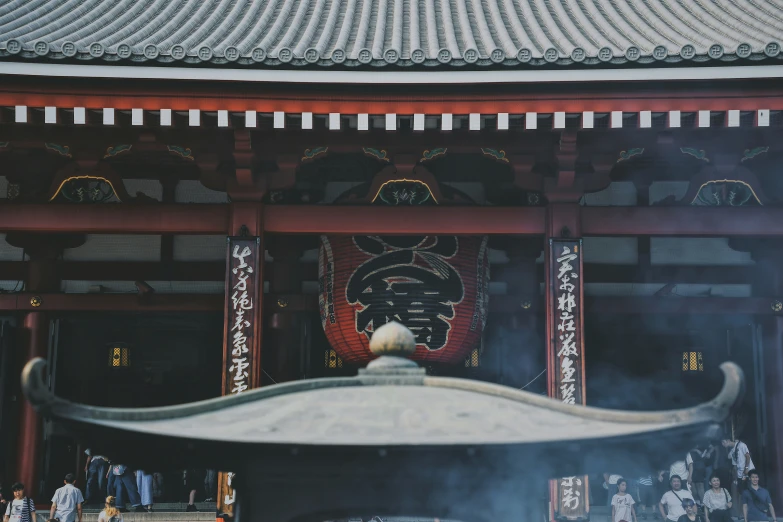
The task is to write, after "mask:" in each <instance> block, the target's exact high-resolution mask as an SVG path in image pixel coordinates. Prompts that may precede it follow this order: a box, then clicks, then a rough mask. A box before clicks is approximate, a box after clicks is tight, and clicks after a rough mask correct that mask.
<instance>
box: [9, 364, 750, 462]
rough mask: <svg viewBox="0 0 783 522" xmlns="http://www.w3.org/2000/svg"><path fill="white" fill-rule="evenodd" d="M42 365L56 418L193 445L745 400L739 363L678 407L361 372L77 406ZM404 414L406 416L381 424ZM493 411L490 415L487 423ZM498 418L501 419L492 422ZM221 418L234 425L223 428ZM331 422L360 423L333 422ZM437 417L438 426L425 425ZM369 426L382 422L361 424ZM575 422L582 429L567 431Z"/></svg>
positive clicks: (453, 441)
mask: <svg viewBox="0 0 783 522" xmlns="http://www.w3.org/2000/svg"><path fill="white" fill-rule="evenodd" d="M44 367H45V362H44V361H43V360H41V359H36V360H33V361H31V362H29V363H28V364H27V366H25V369H24V373H23V376H22V384H23V389H24V392H25V395H26V396H27V398H28V400H29V401H30V402H31V403H32V404H33V406H34V407H35V408H36V409H37V410H38V411H39V412H40V413H41V414H42V415H43V416H44V417H46V418H48V419H50V420H54V421H58V422H61V423H65V424H71V425H79V426H81V428H82V429H83V428H90V429H94V430H113V431H119V432H124V433H125V434H126V435H128V436H134V434H135V435H138V436H140V437H144V438H146V439H148V440H149V439H150V438H154V437H161V438H165V437H168V438H176V439H179V440H181V441H186V442H192V443H207V444H221V445H230V444H241V445H245V446H247V445H256V446H275V445H300V446H314V447H324V446H332V447H338V446H341V447H368V448H372V447H385V448H390V447H416V446H427V447H443V448H448V447H455V446H474V445H505V446H514V445H516V446H524V445H540V444H558V443H564V444H576V443H579V442H581V441H597V440H605V439H607V438H615V439H622V438H635V437H638V436H642V435H645V434H647V435H649V434H658V435H665V434H666V433H667V432H672V433H673V432H677V431H682V430H689V429H694V428H698V427H707V426H710V425H713V424H715V423H719V422H722V421H723V420H725V419H726V418H727V417H728V415H729V413H730V411H731V409H732V407H733V406H734V405H735V404H737V403H738V401H739V400H740V399H741V397H742V393H743V386H744V384H743V383H744V379H743V375H742V370H741V369H740V368H739V367H738V366H736V365H735V364H733V363H724V364H723V365H722V366H721V369H722V370H723V372H724V375H725V381H724V385H723V389H722V390H721V392H720V393H719V394H718V395H717V396H716V397H715V398H714V399H713V400H711V401H710V402H707V403H704V404H702V405H699V406H696V407H693V408H688V409H682V410H672V411H662V412H624V411H615V410H603V409H597V408H590V407H583V406H570V405H566V404H562V403H560V402H559V401H556V400H552V399H549V398H546V397H541V396H538V395H536V394H531V393H527V392H524V391H519V390H515V389H511V388H507V387H504V386H499V385H494V384H488V383H483V382H478V381H471V380H466V379H449V378H437V377H426V376H423V375H421V376H413V377H406V378H405V379H402V380H400V379H398V378H397V379H392V378H390V377H388V376H384V375H378V376H376V375H362V376H360V377H357V378H335V379H313V380H305V381H297V382H292V383H286V384H281V385H274V386H269V387H266V388H261V389H257V390H253V391H249V392H245V393H242V394H239V395H234V396H227V397H220V398H216V399H212V400H208V401H203V402H198V403H192V404H186V405H182V406H172V407H163V408H148V409H110V408H99V407H92V406H85V405H81V404H74V403H71V402H68V401H64V400H62V399H59V398H57V397H55V396H53V395H52V394H51V393H50V392H49V391H48V389H47V387H46V384H45V380H44V377H43V375H44V374H43V371H44ZM358 387H361V390H360V389H358ZM417 397H422V399H421V400H420V401H416V402H417V404H411V402H410V401H411V398H413V399H414V400H415V398H417ZM428 398H429V399H428ZM428 400H429V401H431V402H428ZM319 401H320V402H319ZM395 401H397V402H398V403H399V402H400V401H402V404H395ZM405 401H408V402H405ZM425 404H426V406H425ZM431 405H432V406H431ZM441 406H444V407H443V408H442V409H441ZM452 406H453V407H452ZM487 412H488V413H487ZM363 415H364V416H366V419H365V418H364V417H363ZM402 417H405V422H391V423H388V422H385V421H387V420H388V419H389V418H394V419H399V418H402ZM232 419H233V420H232ZM379 419H380V420H379ZM420 419H424V420H423V421H420ZM487 419H489V422H485V421H486V420H487ZM495 419H500V422H498V423H496V422H494V420H495ZM224 421H225V424H226V425H231V426H234V427H235V430H230V429H225V427H224V426H223V425H222V424H223V422H224ZM335 422H336V423H337V424H338V425H340V424H341V423H342V424H346V425H349V426H350V425H355V426H357V428H356V429H353V430H341V429H339V428H338V429H334V424H335ZM417 423H418V424H417ZM441 424H442V425H443V426H444V430H443V432H441V433H439V432H438V431H437V430H435V431H432V430H429V431H428V429H427V428H428V427H432V426H435V425H437V426H440V425H441ZM365 425H367V426H375V427H377V428H378V429H367V430H364V429H363V428H362V427H363V426H365ZM421 425H424V426H423V427H422V426H421ZM540 426H546V428H541V427H540ZM570 426H573V427H575V428H576V429H563V428H566V427H570Z"/></svg>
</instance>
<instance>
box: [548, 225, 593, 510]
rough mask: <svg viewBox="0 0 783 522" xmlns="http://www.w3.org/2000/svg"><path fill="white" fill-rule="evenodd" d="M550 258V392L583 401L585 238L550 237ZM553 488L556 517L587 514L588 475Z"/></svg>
mask: <svg viewBox="0 0 783 522" xmlns="http://www.w3.org/2000/svg"><path fill="white" fill-rule="evenodd" d="M548 261H549V263H548V264H549V270H548V271H547V284H548V289H547V292H548V294H547V301H548V303H547V304H548V306H547V323H548V324H547V331H548V332H549V346H548V347H547V349H548V364H547V367H548V370H549V371H548V372H547V373H548V379H547V380H548V384H549V395H550V397H555V398H557V399H560V400H561V401H562V402H564V403H566V404H584V403H585V383H584V340H583V337H582V335H583V330H584V320H583V302H584V292H583V288H584V287H583V284H582V240H581V239H550V240H549V252H548ZM551 491H552V503H553V509H554V512H555V513H554V515H555V518H556V519H557V520H579V519H587V518H588V513H589V511H590V505H589V498H588V495H587V477H586V476H582V477H563V478H560V479H557V480H555V481H553V482H552V488H551Z"/></svg>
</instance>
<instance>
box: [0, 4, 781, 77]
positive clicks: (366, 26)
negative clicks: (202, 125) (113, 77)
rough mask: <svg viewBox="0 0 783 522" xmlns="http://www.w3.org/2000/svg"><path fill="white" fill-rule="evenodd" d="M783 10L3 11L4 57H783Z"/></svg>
mask: <svg viewBox="0 0 783 522" xmlns="http://www.w3.org/2000/svg"><path fill="white" fill-rule="evenodd" d="M781 41H783V2H781V0H0V56H3V57H9V56H12V55H16V56H17V57H18V56H21V57H23V58H31V59H35V58H38V59H41V58H44V57H45V58H54V59H57V58H71V59H78V60H93V61H106V62H118V63H123V62H148V63H149V62H163V63H169V64H171V65H178V64H179V65H182V64H183V63H190V64H197V63H203V62H210V63H211V64H234V65H245V66H249V65H254V64H259V63H262V64H263V66H268V65H281V64H290V65H292V66H311V67H312V66H313V65H320V66H330V65H335V64H343V65H345V66H359V65H368V64H369V65H377V66H385V65H390V64H394V65H395V66H398V67H399V66H411V65H418V64H423V65H424V66H433V67H441V68H442V67H444V66H453V65H465V64H474V65H477V66H492V65H496V64H504V65H510V66H523V65H525V64H529V65H544V64H548V63H558V64H561V65H569V64H575V63H580V62H581V63H583V64H585V65H588V64H593V65H598V66H600V65H602V64H604V65H606V64H622V63H627V62H641V63H656V62H679V61H683V60H685V61H688V60H691V61H694V62H703V61H708V60H712V61H731V60H737V59H749V60H754V59H763V58H766V57H777V56H778V55H779V54H780V43H779V42H781Z"/></svg>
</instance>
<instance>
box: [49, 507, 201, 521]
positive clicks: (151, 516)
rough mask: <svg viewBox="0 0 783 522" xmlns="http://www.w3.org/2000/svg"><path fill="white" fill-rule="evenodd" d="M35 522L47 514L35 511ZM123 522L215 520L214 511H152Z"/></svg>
mask: <svg viewBox="0 0 783 522" xmlns="http://www.w3.org/2000/svg"><path fill="white" fill-rule="evenodd" d="M35 518H36V522H46V521H47V520H48V519H49V512H48V511H47V512H43V511H37V512H36V517H35ZM122 519H123V522H204V521H210V522H214V520H215V510H214V509H212V510H209V511H199V512H196V513H192V512H191V513H185V512H184V510H183V511H180V512H173V511H154V512H152V513H131V512H128V513H123V514H122ZM97 520H98V512H97V511H96V512H92V513H87V512H85V513H84V516H83V517H82V521H83V522H97Z"/></svg>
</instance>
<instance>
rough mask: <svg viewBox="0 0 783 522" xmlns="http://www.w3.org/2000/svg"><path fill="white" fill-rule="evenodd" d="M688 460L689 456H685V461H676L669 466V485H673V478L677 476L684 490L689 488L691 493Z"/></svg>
mask: <svg viewBox="0 0 783 522" xmlns="http://www.w3.org/2000/svg"><path fill="white" fill-rule="evenodd" d="M687 460H688V455H685V459H684V460H676V461H674V462H673V463H672V465H671V466H669V483H671V477H674V476H675V475H676V476H678V477H680V481H681V482H682V487H683V489H685V488H688V490H689V491H690V487H689V485H690V483H691V480H690V474H689V473H688V464H687V463H686V461H687Z"/></svg>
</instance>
